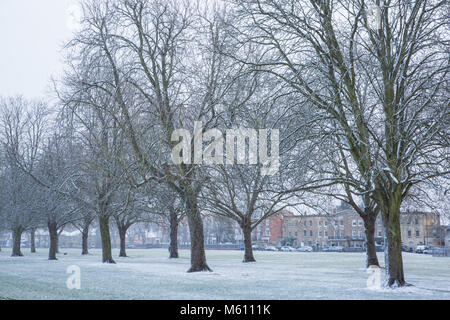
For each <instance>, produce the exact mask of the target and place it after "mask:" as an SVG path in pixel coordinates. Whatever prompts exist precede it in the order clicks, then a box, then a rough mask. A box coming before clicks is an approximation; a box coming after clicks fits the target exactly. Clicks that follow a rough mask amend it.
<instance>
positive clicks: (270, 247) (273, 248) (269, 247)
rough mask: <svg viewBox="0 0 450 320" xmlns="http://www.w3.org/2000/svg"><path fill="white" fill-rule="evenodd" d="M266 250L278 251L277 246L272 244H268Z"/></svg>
mask: <svg viewBox="0 0 450 320" xmlns="http://www.w3.org/2000/svg"><path fill="white" fill-rule="evenodd" d="M265 250H266V251H278V250H277V248H275V247H272V246H267V247H266V249H265Z"/></svg>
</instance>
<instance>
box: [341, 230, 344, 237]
mask: <svg viewBox="0 0 450 320" xmlns="http://www.w3.org/2000/svg"><path fill="white" fill-rule="evenodd" d="M341 239H344V231H342V230H341Z"/></svg>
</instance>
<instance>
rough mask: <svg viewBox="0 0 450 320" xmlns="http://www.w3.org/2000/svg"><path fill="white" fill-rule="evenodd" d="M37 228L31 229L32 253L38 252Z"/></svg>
mask: <svg viewBox="0 0 450 320" xmlns="http://www.w3.org/2000/svg"><path fill="white" fill-rule="evenodd" d="M35 234H36V229H34V228H33V229H31V231H30V242H31V253H36V239H35V238H36V237H35Z"/></svg>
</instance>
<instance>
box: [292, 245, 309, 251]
mask: <svg viewBox="0 0 450 320" xmlns="http://www.w3.org/2000/svg"><path fill="white" fill-rule="evenodd" d="M295 251H298V252H312V251H313V248H311V247H309V246H303V247H298V248H297V249H296V250H295Z"/></svg>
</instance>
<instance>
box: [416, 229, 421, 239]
mask: <svg viewBox="0 0 450 320" xmlns="http://www.w3.org/2000/svg"><path fill="white" fill-rule="evenodd" d="M416 237H417V238H418V237H420V232H419V230H416Z"/></svg>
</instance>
